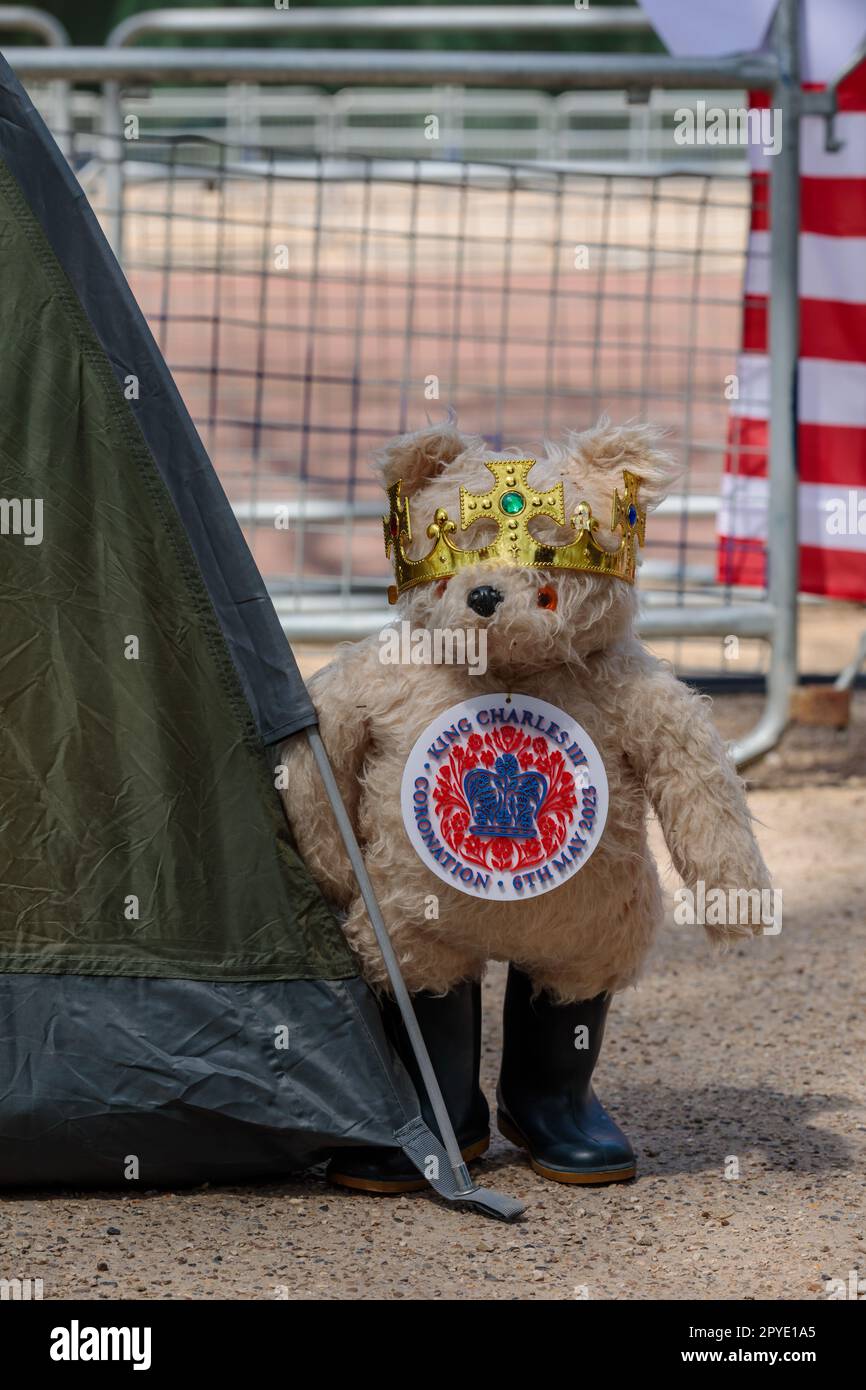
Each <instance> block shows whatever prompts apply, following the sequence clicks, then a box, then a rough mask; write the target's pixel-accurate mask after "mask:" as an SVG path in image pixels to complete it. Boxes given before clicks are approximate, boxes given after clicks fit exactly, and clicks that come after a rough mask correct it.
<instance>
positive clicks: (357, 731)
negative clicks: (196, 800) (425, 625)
mask: <svg viewBox="0 0 866 1390" xmlns="http://www.w3.org/2000/svg"><path fill="white" fill-rule="evenodd" d="M371 660H373V661H375V660H376V655H375V651H373V652H372V654H371V650H370V647H369V644H368V643H366V642H362V643H357V644H353V645H347V646H346V647H345V648H343V649H341V650H340V651H339V652H338V654H337V656H336V657H335V659H334V660H333V661H332V662H331V663H330V664H329V665H328V666H325V667H324V668H323V669H322V670H321V671H317V672H316V674H315V676H313V678H312V680H311V681H309V683H308V684H309V691H310V696H311V698H312V701H313V704H314V705H315V707H316V713H317V714H318V716H319V732H320V733H321V735H322V741H323V743H324V745H325V748H326V749H327V753H328V757H329V759H330V762H331V766H332V768H333V770H334V776H335V777H336V779H337V785H338V787H339V788H340V794H341V796H342V798H343V802H344V804H345V807H346V810H347V811H348V813H349V817H350V819H351V821H352V824H353V826H355V828H356V830H357V823H358V821H357V816H358V802H359V799H360V791H361V789H360V782H359V777H360V774H361V771H362V769H363V765H364V757H365V754H366V750H367V746H368V740H369V725H368V720H367V708H366V705H365V690H366V691H369V689H370V688H371V684H372V682H371V680H370V671H369V668H370V663H371ZM280 761H281V762H282V763H283V764H285V767H286V784H287V785H286V788H285V790H284V791H283V792H282V798H283V805H284V807H285V810H286V814H287V816H288V818H289V823H290V824H291V827H292V830H293V832H294V835H295V840H296V842H297V845H298V849H299V850H300V852H301V854H302V856H303V858H304V859H305V861H306V863H307V866H308V868H309V869H310V872H311V873H312V874H313V877H314V878H315V879H316V881H317V883H318V884H319V886H320V888H321V889H322V891H323V892H324V893H325V895H326V896H327V897H328V898H330V899H331V901H332V902H334V903H336V904H337V906H339V907H347V906H348V904H349V903H350V902H351V900H352V898H353V897H354V896H355V892H356V889H355V880H354V876H353V874H352V870H351V866H350V864H349V860H348V858H347V856H346V852H345V850H344V848H343V842H342V840H341V838H340V832H339V830H338V829H337V823H336V821H335V820H334V816H333V813H332V811H331V807H330V805H329V803H328V799H327V796H326V794H325V789H324V787H323V785H322V779H321V777H320V776H319V771H318V768H317V767H316V764H315V761H314V759H313V755H312V753H311V751H310V746H309V744H308V742H307V739H306V736H305V735H304V734H303V733H298V734H294V735H293V736H292V737H291V738H290V739H287V740H286V742H285V743H283V744H282V745H281V747H280Z"/></svg>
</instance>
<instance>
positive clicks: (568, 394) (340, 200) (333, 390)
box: [72, 137, 758, 669]
mask: <svg viewBox="0 0 866 1390" xmlns="http://www.w3.org/2000/svg"><path fill="white" fill-rule="evenodd" d="M72 158H73V161H74V162H77V164H78V167H79V173H80V175H81V176H82V177H83V179H84V182H85V185H86V187H87V190H88V194H89V196H90V197H91V200H92V201H93V203H94V206H95V208H96V210H97V213H98V214H105V213H106V212H107V213H108V214H109V216H108V217H107V225H108V226H109V227H110V228H113V229H114V231H115V233H116V232H117V231H118V229H119V230H120V232H121V234H122V259H123V263H124V266H125V269H126V271H127V274H128V276H129V278H130V281H131V283H132V286H133V289H134V291H135V293H136V295H137V297H138V300H139V302H140V304H141V306H142V308H143V310H144V312H145V314H146V315H147V317H148V319H149V321H150V323H151V326H152V328H153V331H154V333H155V336H156V338H157V340H158V341H159V343H160V346H161V347H162V350H163V352H164V354H165V355H166V358H167V360H168V363H169V366H170V367H171V369H172V372H173V373H174V376H175V378H176V380H177V382H178V385H179V387H180V389H181V391H182V393H183V395H184V397H185V399H186V402H187V405H188V407H189V409H190V411H191V414H192V416H193V418H194V420H195V423H196V425H197V427H198V429H199V430H200V432H201V434H202V436H203V439H204V442H205V445H206V447H207V448H208V450H209V452H210V454H211V457H212V458H213V461H214V464H215V466H216V468H217V470H218V472H219V474H220V477H221V479H222V482H223V485H224V487H225V488H226V491H227V493H228V495H229V497H230V499H231V501H232V503H233V505H234V506H235V509H236V512H237V514H238V516H239V518H240V519H241V521H242V524H243V525H244V527H245V529H246V530H247V534H248V538H249V541H250V544H251V547H252V549H253V552H254V554H255V556H256V559H257V562H258V564H259V566H260V568H261V569H262V572H263V573H264V575H265V578H266V580H267V582H268V584H269V587H270V588H271V591H272V592H273V594H274V595H275V598H276V600H277V603H278V607H279V609H280V611H281V614H282V615H283V617H284V621H285V622H286V624H287V630H289V631H290V632H292V633H294V634H296V635H297V634H303V633H306V632H308V633H310V634H311V635H323V636H326V635H329V634H332V633H333V632H335V631H337V630H339V631H344V630H346V625H347V615H350V614H351V615H354V618H353V621H354V622H355V624H356V626H357V630H361V629H363V628H364V626H365V625H366V627H367V628H372V627H374V626H376V624H377V623H378V622H380V621H381V618H382V615H383V613H384V612H385V604H384V590H385V587H386V585H387V582H388V577H387V573H386V563H385V560H384V556H383V553H382V547H381V523H380V522H379V516H380V514H381V498H380V495H379V492H378V488H377V485H376V483H375V481H374V480H373V478H372V474H371V471H370V468H369V460H370V456H371V454H372V452H373V451H374V450H375V449H376V448H377V447H378V446H379V445H380V444H381V443H382V442H383V441H384V440H385V439H387V438H388V437H389V436H390V435H393V434H395V433H397V432H399V431H402V430H406V429H411V428H415V427H418V426H420V425H422V424H424V423H425V421H426V420H427V419H428V417H430V418H437V417H439V416H441V415H442V414H444V411H445V410H446V408H448V407H453V408H454V409H455V410H456V412H457V414H458V418H459V421H460V424H461V426H463V427H465V428H466V429H468V430H471V431H473V432H477V433H480V434H483V435H484V436H485V437H486V438H487V440H488V441H489V443H490V445H491V447H493V448H495V449H498V448H504V447H507V446H510V445H518V446H520V447H521V448H522V449H525V450H527V451H529V452H531V451H532V450H533V449H534V448H535V449H537V448H538V447H540V445H541V442H542V441H543V439H544V438H545V437H546V436H554V437H555V436H556V435H557V434H558V433H560V432H561V430H562V429H564V428H575V427H580V428H583V427H586V426H587V425H590V424H592V423H593V422H594V421H595V420H596V419H597V418H598V416H599V415H600V414H601V413H602V412H603V411H606V412H608V413H609V414H610V415H611V416H612V417H613V418H614V419H617V420H623V419H628V418H632V417H640V418H644V419H649V420H652V421H653V422H655V423H657V424H659V425H662V426H664V427H665V428H666V429H667V430H668V431H669V438H670V446H671V448H672V449H673V450H674V451H675V452H676V453H677V454H678V455H679V456H680V457H681V458H682V459H683V460H684V462H685V463H686V466H687V467H686V474H685V481H684V484H683V488H682V492H681V494H680V495H679V496H678V497H677V498H676V499H673V500H672V501H671V502H670V503H669V504H667V506H666V508H665V509H664V511H663V513H662V514H661V515H659V516H657V517H656V519H655V521H654V523H653V525H652V527H651V528H650V533H649V536H648V546H647V551H646V564H645V567H644V575H643V583H642V587H643V590H644V593H645V595H646V598H647V601H648V602H649V603H652V602H653V601H657V602H664V603H665V604H666V605H668V606H669V605H670V604H671V603H672V602H673V603H676V604H682V605H688V604H691V603H695V602H700V603H715V602H723V601H724V600H725V599H726V598H729V597H730V595H728V594H726V593H725V591H723V590H722V589H720V588H719V587H718V586H717V585H716V584H715V553H716V539H715V512H716V508H717V499H718V491H719V481H720V477H721V473H722V468H723V461H724V455H725V450H726V448H727V447H728V446H727V438H728V418H729V408H730V402H729V400H728V398H727V397H728V394H729V392H728V391H727V390H726V383H727V382H729V381H730V379H731V376H732V374H734V373H735V372H736V358H737V352H738V349H739V341H740V330H741V321H742V284H743V266H744V257H745V251H746V245H747V238H748V230H749V218H750V188H749V182H748V179H747V177H745V176H743V175H742V174H741V173H740V172H739V171H738V170H736V169H732V168H731V167H730V166H728V167H725V166H724V165H720V167H719V169H718V170H717V171H716V172H709V171H704V172H700V173H696V172H690V173H688V172H682V171H676V172H669V171H658V170H657V171H656V172H648V173H622V172H620V171H617V172H613V171H611V172H606V171H604V170H603V169H598V168H595V167H594V168H592V169H586V170H584V169H581V168H580V167H575V166H570V167H556V166H540V165H538V164H526V165H523V164H514V163H511V164H504V163H499V164H493V163H489V162H485V163H467V162H445V161H436V162H435V163H434V162H432V161H423V160H411V161H410V160H395V159H390V160H389V159H374V158H369V157H348V158H339V159H330V158H326V157H322V156H312V155H311V156H302V155H295V154H290V155H286V153H285V152H284V151H283V152H277V151H274V150H273V149H271V150H268V149H251V148H247V149H246V150H245V151H244V152H243V153H242V154H241V155H239V154H238V152H237V150H236V149H234V150H233V149H231V148H229V147H227V146H226V145H224V144H220V143H217V142H214V141H212V140H210V139H202V138H188V137H176V138H165V137H158V138H140V139H138V140H130V141H123V140H121V141H119V142H116V145H115V147H114V148H113V149H112V148H111V147H110V146H107V145H106V142H105V141H103V142H102V144H101V146H100V153H99V156H98V157H94V156H93V155H92V154H91V155H90V156H89V157H87V158H85V157H84V156H81V157H79V158H77V159H76V153H75V151H74V149H73V154H72ZM112 159H116V160H119V161H122V164H123V172H124V178H123V184H122V192H121V194H120V196H121V200H122V201H121V203H120V209H119V213H120V215H119V217H117V216H112V215H111V214H112V213H115V214H116V213H117V211H118V210H117V209H112V208H107V207H106V200H107V199H109V200H110V199H112V198H116V197H117V196H118V195H117V190H116V189H115V190H114V192H113V193H112V191H111V185H110V180H107V179H106V175H107V172H108V170H109V169H110V165H111V160H112ZM756 597H758V595H756ZM706 646H707V644H706V643H705V644H704V650H703V656H702V659H701V664H703V665H704V666H706V665H707V664H708V663H709V664H712V662H713V661H714V662H715V664H717V665H718V664H719V663H720V662H721V650H720V644H719V643H718V642H715V643H714V644H713V646H712V650H713V651H714V652H715V657H714V658H711V657H708V655H707V650H706ZM681 664H682V663H681ZM685 664H686V665H688V664H689V663H688V659H685ZM740 669H742V663H741V665H740Z"/></svg>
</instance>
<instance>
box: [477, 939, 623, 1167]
mask: <svg viewBox="0 0 866 1390" xmlns="http://www.w3.org/2000/svg"><path fill="white" fill-rule="evenodd" d="M609 1006H610V995H607V994H599V995H596V997H595V999H587V1000H585V1001H584V1002H582V1003H579V1004H555V1003H554V1002H553V999H552V998H551V996H550V995H549V994H547V993H544V992H542V993H541V994H540V995H539V996H538V998H536V999H535V1000H533V999H532V983H531V981H530V979H529V977H528V975H524V974H523V972H522V971H521V970H517V969H516V968H515V967H514V966H513V965H512V966H511V967H510V969H509V972H508V988H507V990H506V992H505V1013H504V1017H503V1023H504V1038H503V1045H502V1071H501V1074H500V1077H499V1086H498V1088H497V1092H496V1097H497V1100H498V1102H499V1114H498V1116H497V1120H498V1125H499V1132H500V1133H501V1134H503V1135H504V1136H505V1138H506V1139H509V1140H510V1141H511V1143H512V1144H517V1145H518V1146H519V1147H520V1148H522V1149H527V1150H528V1151H529V1157H530V1161H531V1163H532V1166H533V1168H534V1169H535V1171H536V1173H540V1174H541V1176H542V1177H543V1178H551V1179H552V1180H553V1181H554V1182H574V1183H607V1182H622V1181H624V1180H625V1179H626V1178H633V1177H634V1175H635V1157H634V1150H633V1149H632V1146H631V1144H630V1143H629V1141H628V1140H627V1139H626V1137H625V1135H624V1134H623V1132H622V1130H621V1129H619V1127H618V1126H617V1125H615V1124H614V1122H613V1120H612V1119H611V1118H610V1116H609V1115H608V1114H607V1112H606V1110H605V1109H604V1106H603V1105H602V1104H601V1102H600V1101H599V1100H598V1098H597V1096H596V1094H595V1092H594V1091H593V1089H592V1073H593V1071H594V1070H595V1064H596V1062H597V1061H598V1055H599V1053H600V1051H601V1043H602V1038H603V1037H604V1024H605V1019H606V1018H607V1011H608V1008H609ZM583 1027H585V1028H586V1030H587V1034H588V1036H587V1037H584V1035H583V1034H582V1033H581V1034H580V1035H578V1033H577V1031H576V1030H577V1029H579V1028H583ZM583 1042H585V1043H586V1046H585V1047H583V1046H580V1045H578V1046H576V1045H575V1044H576V1043H577V1044H581V1043H583Z"/></svg>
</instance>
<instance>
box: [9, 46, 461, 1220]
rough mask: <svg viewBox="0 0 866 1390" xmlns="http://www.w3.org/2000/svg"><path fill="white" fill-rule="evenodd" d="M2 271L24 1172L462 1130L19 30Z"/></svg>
mask: <svg viewBox="0 0 866 1390" xmlns="http://www.w3.org/2000/svg"><path fill="white" fill-rule="evenodd" d="M0 275H2V283H3V295H2V297H0V501H2V508H3V510H2V521H3V534H2V535H0V603H2V613H3V623H2V626H0V1185H2V1186H11V1185H17V1186H21V1185H27V1186H31V1185H37V1184H38V1185H43V1184H62V1185H65V1186H69V1185H92V1184H97V1185H116V1186H118V1185H119V1186H122V1185H124V1184H125V1183H130V1182H131V1183H141V1184H143V1185H144V1186H150V1185H159V1184H165V1183H178V1182H199V1181H203V1180H218V1179H222V1180H226V1179H241V1178H245V1177H253V1176H265V1175H268V1174H270V1175H280V1176H281V1175H283V1174H285V1173H287V1172H290V1171H295V1170H299V1169H303V1168H306V1167H308V1166H310V1165H311V1164H313V1163H316V1162H318V1161H319V1160H320V1159H322V1158H323V1157H325V1155H326V1154H327V1152H329V1151H330V1150H331V1149H333V1148H334V1147H339V1146H340V1145H342V1144H375V1145H382V1144H385V1145H390V1146H393V1147H395V1148H397V1147H401V1146H402V1145H401V1140H400V1139H399V1138H398V1137H396V1136H397V1134H398V1132H399V1133H400V1134H402V1133H404V1132H405V1133H411V1135H412V1141H411V1142H412V1151H413V1152H415V1151H416V1150H417V1149H418V1148H419V1144H420V1146H421V1147H426V1151H427V1153H428V1154H429V1153H430V1152H434V1151H438V1141H437V1140H435V1139H434V1137H433V1136H432V1135H430V1134H429V1132H428V1131H426V1130H424V1129H423V1126H421V1121H420V1117H419V1102H418V1097H417V1095H416V1093H415V1090H414V1087H413V1086H412V1083H411V1081H410V1079H409V1077H408V1075H407V1073H406V1071H405V1069H404V1068H403V1066H402V1064H401V1063H400V1061H399V1059H398V1058H397V1057H396V1056H395V1055H394V1054H393V1053H392V1051H391V1049H390V1047H389V1045H388V1043H387V1041H386V1039H385V1035H384V1031H383V1028H382V1022H381V1018H380V1015H379V1011H378V1009H377V1006H376V1002H375V999H374V997H373V995H372V994H371V993H370V991H369V990H368V988H367V986H366V985H365V984H364V982H363V981H362V980H361V979H360V978H359V977H358V976H357V973H356V970H355V966H354V962H353V959H352V957H351V955H350V953H349V951H348V948H347V946H346V944H345V941H344V938H343V936H342V933H341V931H340V929H339V925H338V923H337V922H336V920H335V919H334V917H333V915H332V914H331V912H330V910H329V908H328V907H327V905H326V904H325V902H324V900H323V899H322V897H321V895H320V893H319V891H318V889H317V888H316V886H315V884H314V882H313V880H312V879H311V877H310V875H309V873H308V871H307V869H306V867H305V865H304V864H303V862H302V861H301V859H300V858H299V856H298V854H297V851H296V849H295V846H294V844H293V842H292V839H291V835H290V832H289V830H288V827H287V824H286V820H285V817H284V815H283V813H282V808H281V806H280V803H279V798H278V795H277V792H276V789H275V787H274V782H273V765H272V764H273V753H270V754H269V753H268V746H269V745H270V744H272V743H274V742H275V741H277V740H278V739H280V738H282V737H283V736H285V735H287V734H289V733H291V732H292V731H293V730H298V729H303V728H305V727H307V728H309V727H311V726H312V725H313V724H314V722H315V714H314V711H313V707H312V704H311V702H310V700H309V696H308V695H307V693H306V690H305V688H304V686H303V682H302V681H301V679H300V676H299V674H298V672H297V668H296V666H295V663H294V659H293V657H292V654H291V651H290V649H289V646H288V644H287V642H286V641H285V638H284V636H283V633H282V631H281V629H280V627H279V623H278V620H277V618H276V614H275V613H274V611H273V607H272V605H271V603H270V600H269V598H268V596H267V593H266V590H265V588H264V585H263V583H262V581H261V579H260V577H259V575H258V573H257V571H256V567H255V564H254V562H253V560H252V557H251V556H250V554H249V552H248V550H247V548H246V544H245V542H244V540H243V536H242V534H241V532H240V530H239V528H238V527H237V525H236V524H235V521H234V518H233V516H232V513H231V509H230V507H229V504H228V501H227V500H226V498H225V496H224V494H223V492H222V490H221V488H220V486H219V482H218V480H217V479H216V476H215V474H214V472H213V469H212V467H211V464H210V461H209V460H208V458H207V455H206V454H205V452H204V449H203V447H202V445H201V444H200V442H199V440H198V437H197V435H196V433H195V430H194V427H193V425H192V423H191V421H190V419H189V416H188V415H187V413H186V410H185V409H184V407H183V404H182V402H181V400H180V397H179V395H178V393H177V391H176V390H175V388H174V385H173V383H172V381H171V378H170V376H169V373H168V371H167V368H166V367H165V364H164V363H163V361H162V358H161V356H160V354H159V351H158V349H157V347H156V345H155V343H154V342H153V339H152V338H151V336H150V334H149V332H148V330H147V328H146V325H145V324H144V322H143V319H142V317H141V315H140V313H139V311H138V309H137V307H136V305H135V303H134V300H133V297H132V295H131V292H130V290H129V288H128V286H127V284H126V282H125V280H124V278H123V276H122V273H121V272H120V270H119V268H118V267H117V265H116V263H115V262H114V259H113V257H112V255H111V252H110V250H109V249H108V247H107V245H106V243H105V241H104V238H103V236H102V233H101V231H100V229H99V227H98V225H97V223H96V221H95V218H94V217H93V214H92V213H91V211H90V209H89V208H88V206H87V203H86V200H85V198H84V195H83V193H82V191H81V189H80V188H79V187H78V185H77V183H76V182H75V180H74V179H73V178H72V175H71V174H70V172H69V170H68V169H67V167H66V165H65V163H64V161H63V159H62V157H61V156H60V154H59V152H58V151H57V149H56V147H55V146H54V144H53V142H52V140H51V137H50V135H49V134H48V132H47V130H46V129H45V127H44V125H43V123H42V122H41V120H40V118H39V117H38V115H37V114H36V113H35V112H34V111H33V108H32V105H31V104H30V102H29V101H28V99H27V97H26V94H25V93H24V91H23V89H22V88H21V87H20V85H19V84H18V82H17V81H16V79H15V78H14V76H13V75H12V73H11V72H10V70H9V68H8V66H7V65H6V64H5V63H3V62H2V60H0ZM129 376H134V377H135V378H136V379H137V381H138V383H139V392H138V399H135V396H134V395H133V396H132V398H129V394H130V393H128V392H125V391H124V389H123V387H124V384H125V382H126V379H127V377H129ZM37 504H38V506H39V507H41V511H42V527H41V532H42V533H41V535H37V531H38V529H39V528H38V527H34V526H29V523H30V522H33V520H34V518H35V516H36V514H37ZM25 506H26V509H27V510H26V515H27V517H28V526H27V527H25V526H24V525H23V518H24V516H25ZM419 1126H421V1128H422V1139H421V1140H419V1138H418V1135H417V1130H418V1128H419ZM407 1127H408V1129H407ZM407 1151H408V1149H407ZM419 1161H420V1160H419ZM447 1186H448V1185H447V1182H446V1183H445V1184H444V1187H445V1189H447ZM446 1195H450V1192H449V1191H447V1190H446Z"/></svg>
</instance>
